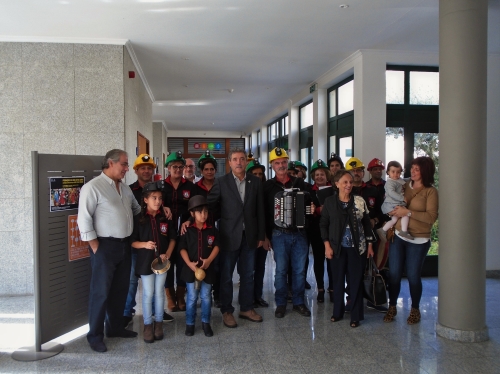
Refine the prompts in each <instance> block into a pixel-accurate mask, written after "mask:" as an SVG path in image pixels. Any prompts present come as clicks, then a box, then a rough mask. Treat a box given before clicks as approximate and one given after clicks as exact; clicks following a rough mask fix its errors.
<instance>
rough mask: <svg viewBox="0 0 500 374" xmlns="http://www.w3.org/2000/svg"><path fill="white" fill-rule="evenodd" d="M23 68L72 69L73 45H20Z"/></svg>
mask: <svg viewBox="0 0 500 374" xmlns="http://www.w3.org/2000/svg"><path fill="white" fill-rule="evenodd" d="M22 51H23V65H24V66H32V67H34V66H44V67H46V66H59V67H72V66H73V65H74V63H73V44H60V43H22Z"/></svg>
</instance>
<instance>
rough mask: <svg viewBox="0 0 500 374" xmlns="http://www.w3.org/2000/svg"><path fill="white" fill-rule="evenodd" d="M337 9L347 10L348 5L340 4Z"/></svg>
mask: <svg viewBox="0 0 500 374" xmlns="http://www.w3.org/2000/svg"><path fill="white" fill-rule="evenodd" d="M339 8H340V9H347V8H349V5H347V4H340V5H339Z"/></svg>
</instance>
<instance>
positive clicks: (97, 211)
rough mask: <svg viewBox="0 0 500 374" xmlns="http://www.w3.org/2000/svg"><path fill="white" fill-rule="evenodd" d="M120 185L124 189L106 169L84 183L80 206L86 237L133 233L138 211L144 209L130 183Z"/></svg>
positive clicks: (82, 225) (122, 236) (126, 235)
mask: <svg viewBox="0 0 500 374" xmlns="http://www.w3.org/2000/svg"><path fill="white" fill-rule="evenodd" d="M119 187H120V193H118V191H117V189H116V186H115V182H114V181H113V180H112V179H111V178H109V177H108V176H107V175H106V174H104V173H101V175H99V176H98V177H96V178H94V179H92V180H91V181H89V182H88V183H86V184H85V185H84V186H83V187H82V189H81V191H80V202H79V207H78V228H79V229H80V236H81V238H82V240H85V241H89V240H92V239H96V238H97V237H103V238H107V237H113V238H120V239H122V238H126V237H128V236H130V235H131V234H132V231H133V228H134V215H136V214H139V213H140V211H141V207H140V206H139V203H138V202H137V200H136V199H135V197H134V194H133V193H132V190H131V189H130V187H129V186H127V185H126V184H124V183H121V182H120V183H119Z"/></svg>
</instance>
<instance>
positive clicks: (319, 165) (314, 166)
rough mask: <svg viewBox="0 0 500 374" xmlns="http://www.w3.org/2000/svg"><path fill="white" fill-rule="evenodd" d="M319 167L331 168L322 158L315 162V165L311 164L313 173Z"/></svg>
mask: <svg viewBox="0 0 500 374" xmlns="http://www.w3.org/2000/svg"><path fill="white" fill-rule="evenodd" d="M318 169H325V170H330V169H329V168H328V165H327V164H326V163H325V162H324V161H323V160H322V159H319V160H318V161H316V162H315V163H314V164H313V166H311V174H312V173H314V172H315V171H316V170H318Z"/></svg>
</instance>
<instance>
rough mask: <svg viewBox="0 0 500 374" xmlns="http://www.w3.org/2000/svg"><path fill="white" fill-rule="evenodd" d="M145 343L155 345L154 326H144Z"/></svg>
mask: <svg viewBox="0 0 500 374" xmlns="http://www.w3.org/2000/svg"><path fill="white" fill-rule="evenodd" d="M144 341H145V342H146V343H154V341H155V337H154V334H153V324H152V323H150V324H149V325H144Z"/></svg>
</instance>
